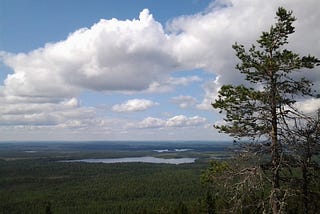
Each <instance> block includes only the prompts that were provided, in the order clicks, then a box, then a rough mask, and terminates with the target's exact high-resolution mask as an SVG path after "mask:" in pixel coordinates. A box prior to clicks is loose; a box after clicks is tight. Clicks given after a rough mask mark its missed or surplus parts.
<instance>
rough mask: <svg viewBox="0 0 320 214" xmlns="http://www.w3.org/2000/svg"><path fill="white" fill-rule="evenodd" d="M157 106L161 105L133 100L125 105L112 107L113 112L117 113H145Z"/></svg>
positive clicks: (143, 100)
mask: <svg viewBox="0 0 320 214" xmlns="http://www.w3.org/2000/svg"><path fill="white" fill-rule="evenodd" d="M156 105H159V104H158V103H155V102H153V101H151V100H146V99H132V100H128V101H127V102H125V103H122V104H117V105H114V106H113V107H112V111H115V112H134V111H144V110H146V109H148V108H151V107H153V106H156Z"/></svg>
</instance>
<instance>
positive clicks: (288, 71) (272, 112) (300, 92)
mask: <svg viewBox="0 0 320 214" xmlns="http://www.w3.org/2000/svg"><path fill="white" fill-rule="evenodd" d="M295 20H296V19H295V17H294V16H293V15H292V11H287V10H286V9H284V8H282V7H280V8H278V11H277V13H276V23H275V25H274V26H271V28H270V30H269V31H268V32H263V33H262V35H261V36H260V39H258V40H257V43H258V44H259V46H258V47H256V46H255V45H252V47H251V48H250V49H249V50H248V51H246V50H245V47H244V46H243V45H240V44H237V43H236V44H235V45H233V48H234V50H235V51H236V56H237V57H238V58H239V59H240V61H241V63H239V64H238V65H237V66H236V68H237V69H238V70H239V71H240V72H241V73H242V74H244V75H245V77H246V80H247V81H248V85H249V87H246V86H243V85H240V86H233V85H224V86H222V88H221V89H220V91H219V94H218V98H217V99H216V100H215V102H214V103H213V104H212V105H213V107H214V108H216V109H220V112H224V113H225V114H226V116H225V124H224V125H219V126H216V128H218V129H219V131H220V132H224V133H227V134H229V135H231V136H233V137H236V138H238V139H243V138H244V139H246V140H252V141H254V142H256V143H253V144H249V150H250V147H251V148H252V149H254V150H255V152H256V153H260V152H261V151H256V150H257V148H258V149H259V150H262V149H263V151H264V152H265V151H266V152H268V153H270V162H271V163H270V165H271V169H270V171H271V174H272V175H271V178H270V180H271V186H272V187H271V192H270V207H271V210H272V213H274V214H275V213H279V212H280V210H281V183H280V170H281V168H282V165H281V163H282V156H283V141H282V126H285V125H286V123H287V119H288V118H289V117H291V116H292V115H296V113H297V110H296V109H295V108H294V103H295V102H296V98H297V97H298V96H300V97H301V96H312V95H313V91H312V89H311V88H312V87H311V86H312V82H311V81H309V80H307V79H305V78H300V79H296V78H294V77H293V75H292V74H293V72H299V71H302V70H305V69H312V68H314V67H315V66H318V65H319V62H320V61H319V60H318V59H317V58H315V57H313V56H310V55H309V56H303V57H301V56H299V54H297V53H294V52H292V51H290V50H287V49H286V45H287V44H288V36H289V35H290V34H293V33H294V26H293V25H292V24H293V22H294V21H295ZM257 144H261V145H260V146H257Z"/></svg>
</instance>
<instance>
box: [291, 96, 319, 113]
mask: <svg viewBox="0 0 320 214" xmlns="http://www.w3.org/2000/svg"><path fill="white" fill-rule="evenodd" d="M295 107H296V108H297V109H299V110H300V111H302V112H304V113H306V114H310V113H314V112H316V111H317V110H318V109H320V99H319V98H318V99H313V98H311V99H308V100H305V101H300V102H296V103H295Z"/></svg>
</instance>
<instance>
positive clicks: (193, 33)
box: [167, 0, 320, 109]
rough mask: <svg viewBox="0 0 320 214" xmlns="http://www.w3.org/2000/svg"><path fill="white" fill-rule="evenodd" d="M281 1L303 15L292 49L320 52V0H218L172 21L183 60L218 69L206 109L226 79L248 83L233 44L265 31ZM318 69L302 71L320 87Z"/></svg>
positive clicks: (207, 92)
mask: <svg viewBox="0 0 320 214" xmlns="http://www.w3.org/2000/svg"><path fill="white" fill-rule="evenodd" d="M279 6H284V7H285V8H287V9H289V10H293V11H294V15H295V16H296V17H297V21H296V22H295V27H296V32H295V34H294V35H292V36H291V37H290V38H289V46H288V49H292V50H294V51H296V52H297V53H300V54H309V53H310V54H312V55H315V56H320V42H319V36H320V31H319V29H318V28H316V27H314V26H318V21H317V20H319V19H320V14H319V13H318V12H317V9H318V8H320V2H319V1H315V0H308V1H304V2H303V4H301V2H300V1H295V0H292V1H284V0H281V1H278V0H272V1H248V0H219V1H214V2H213V3H212V4H211V5H210V7H209V8H208V9H207V11H205V12H204V13H199V14H195V15H192V16H182V17H179V18H176V19H174V20H173V21H172V22H170V23H169V24H168V25H167V30H168V31H170V32H171V34H170V39H171V40H172V41H173V43H174V45H173V46H172V50H173V52H174V54H175V55H176V56H177V59H178V61H179V62H180V63H183V64H184V65H185V66H189V67H193V68H195V67H198V68H202V69H205V70H206V71H209V72H212V73H214V74H215V75H217V77H216V79H215V80H214V81H210V82H209V81H208V83H207V84H206V85H205V86H204V90H205V94H204V97H203V102H202V103H201V104H200V105H199V106H198V107H199V108H200V109H210V108H211V107H210V103H211V102H212V101H213V100H214V98H215V97H216V95H217V91H218V89H219V88H220V87H221V86H222V85H223V84H246V81H245V80H244V77H243V76H242V75H241V74H240V72H238V71H236V70H235V65H236V63H237V62H238V60H237V59H236V57H235V52H234V51H233V50H232V48H231V47H232V45H233V44H234V43H235V42H239V43H241V44H244V45H245V46H246V47H247V48H248V47H250V45H251V44H252V43H254V42H255V41H256V40H257V39H258V38H259V36H260V35H261V32H262V31H268V30H269V28H270V26H271V25H272V24H273V23H274V20H273V19H272V18H273V17H275V12H276V10H277V8H278V7H279ZM317 72H318V71H316V69H315V70H313V71H311V72H308V73H301V74H300V75H299V76H300V77H301V76H305V77H306V78H308V79H311V80H312V81H314V82H315V83H316V88H320V76H319V75H318V73H317Z"/></svg>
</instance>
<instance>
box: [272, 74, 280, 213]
mask: <svg viewBox="0 0 320 214" xmlns="http://www.w3.org/2000/svg"><path fill="white" fill-rule="evenodd" d="M276 92H277V90H276V81H275V80H274V79H273V77H272V78H271V94H270V95H271V96H270V101H271V103H270V104H271V126H272V127H271V128H272V129H271V133H270V137H271V161H272V169H271V172H272V194H271V199H270V203H271V208H272V213H273V214H278V213H279V210H280V195H279V193H280V177H279V167H280V145H279V142H278V117H277V101H276V94H277V93H276Z"/></svg>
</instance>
